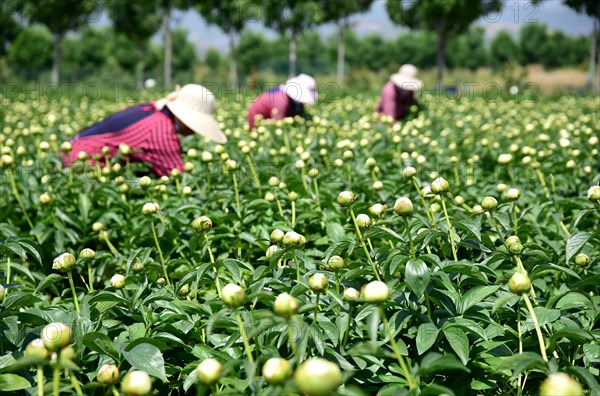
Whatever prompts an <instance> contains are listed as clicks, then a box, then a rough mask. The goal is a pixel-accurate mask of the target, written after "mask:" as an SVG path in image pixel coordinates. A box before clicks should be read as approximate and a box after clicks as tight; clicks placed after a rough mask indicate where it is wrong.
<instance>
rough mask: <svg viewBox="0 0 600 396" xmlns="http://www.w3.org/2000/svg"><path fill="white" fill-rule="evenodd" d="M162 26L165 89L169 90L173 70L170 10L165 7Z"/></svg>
mask: <svg viewBox="0 0 600 396" xmlns="http://www.w3.org/2000/svg"><path fill="white" fill-rule="evenodd" d="M163 26H164V29H165V32H164V33H165V37H164V46H165V64H164V72H165V89H167V90H170V89H171V85H172V76H173V72H172V69H171V66H172V64H173V40H172V38H173V37H172V32H171V11H170V10H169V9H168V8H167V9H166V10H165V14H164V15H163Z"/></svg>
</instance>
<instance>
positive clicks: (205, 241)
mask: <svg viewBox="0 0 600 396" xmlns="http://www.w3.org/2000/svg"><path fill="white" fill-rule="evenodd" d="M204 243H206V250H208V256H209V257H210V262H211V263H212V265H213V272H214V273H215V285H216V287H217V294H218V295H219V298H221V281H220V280H219V270H218V269H217V265H216V264H215V257H214V256H213V252H212V249H211V248H210V240H209V239H208V235H206V233H204Z"/></svg>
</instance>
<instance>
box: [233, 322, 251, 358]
mask: <svg viewBox="0 0 600 396" xmlns="http://www.w3.org/2000/svg"><path fill="white" fill-rule="evenodd" d="M235 318H236V319H237V323H238V328H239V330H240V335H241V336H242V341H243V342H244V349H245V350H246V356H248V360H249V361H250V363H254V358H253V357H252V352H251V351H250V343H249V342H248V336H247V335H246V330H244V322H242V315H240V313H239V312H237V313H236V314H235Z"/></svg>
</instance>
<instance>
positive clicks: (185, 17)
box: [99, 0, 593, 54]
mask: <svg viewBox="0 0 600 396" xmlns="http://www.w3.org/2000/svg"><path fill="white" fill-rule="evenodd" d="M224 1H227V0H224ZM332 1H344V0H332ZM99 23H100V24H107V23H109V21H108V20H106V18H102V20H101V21H100V22H99ZM351 23H352V25H353V29H354V31H355V32H356V33H357V34H358V35H365V34H369V33H376V34H380V35H382V36H384V37H387V38H390V37H394V36H396V35H398V34H399V33H401V32H402V31H403V30H405V29H404V28H402V27H400V26H397V25H394V24H393V23H392V22H391V21H390V20H389V18H388V16H387V13H386V10H385V0H375V1H374V3H373V5H372V6H371V9H370V10H369V11H368V12H366V13H363V14H358V15H355V16H353V17H352V18H351ZM476 23H477V24H478V25H480V26H482V27H483V28H484V29H485V31H486V38H487V39H489V38H490V37H493V36H494V35H495V34H496V33H497V32H498V31H500V30H507V31H509V32H511V33H513V34H514V35H516V34H518V32H519V30H520V29H521V27H522V26H524V25H525V24H527V23H543V24H546V25H547V26H548V27H549V28H550V29H551V30H561V31H563V32H565V33H567V34H569V35H573V36H578V35H589V34H590V33H591V32H592V30H593V19H592V18H590V17H588V16H586V15H582V14H577V13H576V12H575V11H573V10H572V9H570V8H568V7H566V6H564V5H563V4H562V0H544V1H543V2H542V3H541V4H540V5H539V6H533V5H532V4H531V2H530V1H521V0H505V5H504V8H503V10H502V12H501V13H500V14H497V15H489V16H487V17H485V18H482V19H480V20H478V21H477V22H476ZM173 24H174V26H175V27H182V28H184V29H187V30H188V31H189V34H188V38H189V39H190V41H191V42H193V43H194V45H196V48H197V50H198V52H199V53H201V54H202V53H204V52H205V51H206V50H207V49H208V48H211V47H212V48H216V49H218V50H220V51H222V52H226V51H227V43H228V41H227V37H226V36H225V34H223V32H222V31H221V30H220V29H219V28H218V27H216V26H211V25H207V24H206V23H205V21H204V20H203V19H202V18H201V17H200V15H199V14H198V13H197V12H195V11H186V12H177V13H175V15H174V23H173ZM248 29H251V30H255V31H261V32H264V33H265V35H267V36H269V37H275V35H276V34H275V33H274V32H273V31H271V30H269V29H267V28H265V27H264V26H263V25H262V24H260V23H250V24H249V25H248ZM317 31H319V32H320V33H321V34H322V35H323V36H324V37H327V36H330V35H332V34H334V33H335V26H333V25H332V24H328V25H323V26H320V27H319V28H317ZM156 40H157V41H159V40H160V36H158V37H156Z"/></svg>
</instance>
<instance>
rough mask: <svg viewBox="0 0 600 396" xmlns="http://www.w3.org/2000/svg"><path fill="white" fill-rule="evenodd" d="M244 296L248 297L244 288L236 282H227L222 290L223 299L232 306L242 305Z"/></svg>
mask: <svg viewBox="0 0 600 396" xmlns="http://www.w3.org/2000/svg"><path fill="white" fill-rule="evenodd" d="M244 298H246V293H245V292H244V289H242V288H241V287H240V286H238V285H236V284H234V283H229V284H227V285H226V286H225V287H224V288H223V290H222V292H221V299H222V300H223V302H224V303H225V305H228V306H230V307H232V308H237V307H239V306H240V305H242V303H243V302H244Z"/></svg>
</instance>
